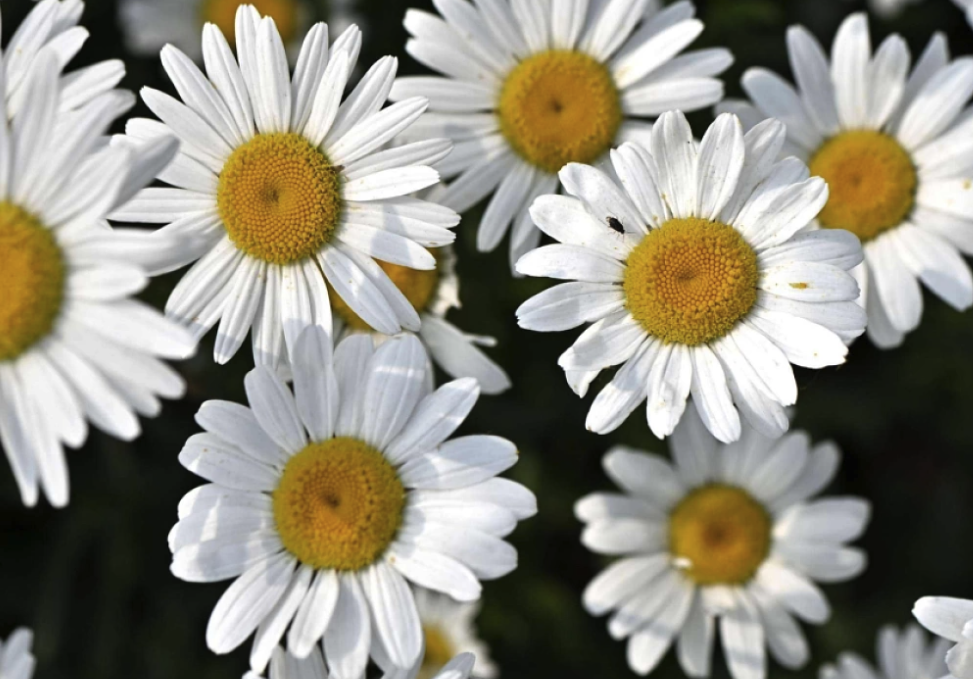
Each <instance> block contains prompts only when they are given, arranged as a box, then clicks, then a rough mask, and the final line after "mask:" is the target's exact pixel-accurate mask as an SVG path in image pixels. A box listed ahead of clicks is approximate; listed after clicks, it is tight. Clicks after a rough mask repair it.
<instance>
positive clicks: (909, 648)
mask: <svg viewBox="0 0 973 679" xmlns="http://www.w3.org/2000/svg"><path fill="white" fill-rule="evenodd" d="M948 646H949V644H948V642H946V641H945V640H943V639H938V640H937V639H933V640H932V641H931V642H930V641H929V640H927V639H926V635H925V634H923V632H922V630H921V629H920V628H919V626H918V625H909V626H907V627H904V628H903V629H901V630H899V629H896V628H895V627H893V626H891V625H888V626H886V627H883V628H882V629H881V631H880V632H879V634H878V646H877V653H876V655H877V657H878V670H877V671H876V669H875V668H874V667H873V666H872V665H871V663H869V662H868V661H867V660H865V659H864V658H862V657H861V656H859V655H858V654H857V653H842V654H841V655H840V656H838V662H837V663H836V664H834V665H825V666H824V667H822V668H821V671H820V673H819V675H818V676H819V679H941V677H943V675H945V674H947V670H946V662H945V660H944V658H945V655H946V649H947V648H948Z"/></svg>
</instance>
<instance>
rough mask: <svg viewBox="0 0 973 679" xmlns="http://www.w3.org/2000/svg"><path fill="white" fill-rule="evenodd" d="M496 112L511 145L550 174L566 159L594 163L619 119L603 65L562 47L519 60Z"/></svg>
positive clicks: (612, 137)
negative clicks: (561, 48)
mask: <svg viewBox="0 0 973 679" xmlns="http://www.w3.org/2000/svg"><path fill="white" fill-rule="evenodd" d="M498 115H499V116H500V130H501V131H502V132H503V135H504V137H506V138H507V141H508V142H509V143H510V145H511V146H512V147H513V149H514V150H515V151H516V152H517V153H518V154H520V156H521V157H523V158H524V160H526V161H527V162H529V163H531V164H533V165H536V166H537V167H539V168H541V169H543V170H546V171H547V172H552V173H555V172H558V171H559V170H560V169H561V168H562V167H564V166H565V165H566V164H568V163H571V162H574V163H588V164H590V163H593V162H594V161H595V160H597V159H598V158H599V157H601V156H602V155H603V154H604V153H606V152H607V151H608V150H609V149H610V148H611V145H612V142H614V140H615V134H616V133H617V132H618V127H619V126H620V125H621V123H622V107H621V102H620V101H619V95H618V88H617V87H616V86H615V81H614V80H613V79H612V76H611V73H610V72H609V71H608V68H606V67H605V65H604V64H602V63H600V62H598V61H597V60H595V59H593V58H592V57H590V56H588V55H587V54H582V53H581V52H572V51H566V50H551V51H549V52H541V53H539V54H534V55H533V56H530V57H527V58H526V59H524V60H523V61H521V62H520V63H519V64H518V65H517V67H516V68H514V69H513V70H512V71H511V72H510V75H508V76H507V80H506V82H504V84H503V90H502V92H501V93H500V105H499V108H498Z"/></svg>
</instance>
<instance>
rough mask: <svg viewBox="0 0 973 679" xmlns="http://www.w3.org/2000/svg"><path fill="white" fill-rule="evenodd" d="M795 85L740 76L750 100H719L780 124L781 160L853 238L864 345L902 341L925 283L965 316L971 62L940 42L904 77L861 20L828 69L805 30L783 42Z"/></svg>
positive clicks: (971, 284)
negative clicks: (802, 166)
mask: <svg viewBox="0 0 973 679" xmlns="http://www.w3.org/2000/svg"><path fill="white" fill-rule="evenodd" d="M787 42H788V50H789V52H790V57H791V68H792V69H793V71H794V76H795V79H796V80H797V87H796V88H795V87H793V86H791V85H790V84H789V83H787V82H786V81H785V80H784V79H783V78H781V77H779V76H777V75H776V74H774V73H771V72H770V71H767V70H765V69H761V68H754V69H750V70H749V71H747V72H746V73H745V74H744V76H743V81H742V84H743V89H744V90H745V91H746V93H747V94H748V96H749V97H750V100H751V102H752V103H748V102H726V103H724V104H723V105H722V108H724V109H725V110H730V111H733V112H735V113H738V114H739V115H740V117H741V119H743V120H744V121H745V122H746V123H747V124H752V123H754V122H756V121H758V120H761V119H763V118H766V117H769V116H773V117H775V118H778V119H779V120H781V121H783V122H784V123H786V125H787V141H788V143H787V146H786V147H785V148H786V152H787V153H790V154H794V155H796V156H797V157H799V158H801V159H802V160H804V161H805V162H807V163H808V165H809V166H810V168H811V173H812V174H815V175H818V176H820V177H823V178H824V179H825V180H827V182H828V185H829V187H830V189H831V194H830V197H829V200H828V204H827V205H826V206H825V208H824V210H822V212H821V214H820V215H819V216H818V219H817V222H816V224H817V226H820V227H821V228H822V229H824V230H827V229H843V230H847V231H851V232H852V233H854V234H855V235H856V236H858V238H859V239H861V241H862V244H863V247H864V250H865V261H864V263H863V264H862V266H860V267H859V268H857V269H856V270H855V272H854V274H855V276H856V278H857V279H858V281H859V284H860V287H861V291H862V294H861V299H860V300H859V302H860V303H861V304H862V305H863V306H864V307H865V308H866V310H867V312H868V336H869V338H871V340H872V341H873V342H874V343H875V344H876V345H878V346H879V347H883V348H889V347H894V346H898V345H899V344H901V343H902V341H903V339H904V337H905V334H906V333H908V332H910V331H912V330H914V329H915V328H916V327H917V326H918V325H919V321H920V319H921V316H922V306H923V302H922V291H921V288H920V283H922V284H923V285H925V286H926V287H927V288H929V290H930V291H932V292H933V293H934V294H936V295H937V296H938V297H940V298H942V299H943V300H944V301H945V302H947V303H948V304H950V305H951V306H953V307H955V308H956V309H959V310H963V309H966V308H968V307H969V306H970V305H971V304H973V277H971V275H970V270H969V268H968V266H967V265H966V263H965V262H964V261H963V258H962V256H961V253H973V240H971V239H970V234H971V233H973V191H971V190H970V186H971V180H973V142H971V139H973V116H970V115H969V112H970V109H968V108H967V109H965V112H964V107H965V106H966V105H967V103H968V102H969V99H970V96H971V94H973V59H971V58H968V57H967V58H961V59H956V60H953V61H950V59H949V55H948V53H947V48H946V41H945V39H944V37H943V36H942V35H936V36H935V37H933V39H932V40H931V41H930V43H929V46H928V47H927V48H926V50H925V52H924V53H923V54H922V56H921V57H920V58H919V61H918V62H917V63H916V65H915V68H913V69H912V72H911V73H910V72H909V50H908V48H907V47H906V44H905V41H904V40H903V39H902V38H901V37H900V36H898V35H891V36H889V37H888V38H887V39H886V40H885V41H884V42H883V43H882V44H881V46H880V47H879V48H878V50H877V51H876V52H875V54H874V56H873V55H872V50H871V43H870V38H869V32H868V20H867V18H866V17H865V15H863V14H853V15H851V16H850V17H848V18H847V19H846V20H845V21H844V23H843V24H842V25H841V27H840V28H839V29H838V33H837V35H836V36H835V40H834V44H833V46H832V52H831V60H830V63H829V61H828V57H827V56H826V55H825V53H824V50H823V49H822V47H821V45H820V44H819V43H818V41H817V40H816V39H815V38H814V37H813V36H812V35H811V34H810V33H809V32H808V31H807V30H806V29H804V28H803V27H801V26H794V27H792V28H791V29H790V30H789V31H788V34H787Z"/></svg>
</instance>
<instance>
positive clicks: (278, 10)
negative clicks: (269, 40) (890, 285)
mask: <svg viewBox="0 0 973 679" xmlns="http://www.w3.org/2000/svg"><path fill="white" fill-rule="evenodd" d="M241 5H253V6H254V7H255V8H256V9H257V11H258V12H260V14H261V15H263V16H266V17H270V18H271V19H273V20H274V23H275V24H277V30H278V31H279V32H280V37H281V40H282V41H283V43H284V45H286V46H287V47H288V48H291V47H295V46H296V48H297V49H300V44H301V36H302V35H303V34H304V31H305V30H306V29H307V27H308V25H309V23H310V21H309V20H310V19H311V8H312V3H310V2H308V0H122V3H121V5H120V6H119V18H120V19H121V23H122V28H123V29H124V31H125V40H126V44H127V46H128V49H129V50H130V51H131V52H133V53H135V54H144V55H146V56H155V55H157V54H158V53H159V50H161V49H162V48H163V47H165V46H166V45H167V44H173V45H176V46H177V47H179V49H181V50H183V51H184V52H185V53H186V54H188V55H189V56H191V57H192V58H193V60H194V61H199V60H200V59H201V58H202V56H203V53H202V50H201V48H200V44H199V31H200V29H202V28H203V26H204V25H205V24H208V23H211V24H214V25H215V26H216V27H217V28H219V29H220V31H222V32H223V35H225V36H226V39H227V40H228V41H229V43H230V45H231V46H232V45H234V44H235V42H236V12H237V9H238V8H239V7H240V6H241ZM331 18H333V17H329V19H331ZM329 23H331V24H332V25H334V22H333V21H331V22H329Z"/></svg>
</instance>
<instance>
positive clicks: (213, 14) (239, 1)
mask: <svg viewBox="0 0 973 679" xmlns="http://www.w3.org/2000/svg"><path fill="white" fill-rule="evenodd" d="M240 5H253V6H254V7H256V8H257V11H258V12H260V15H261V16H265V17H270V18H271V19H273V20H274V23H275V24H277V30H278V31H279V32H280V37H281V40H283V41H284V42H285V43H287V42H290V41H291V40H293V39H294V38H296V37H297V23H298V13H299V8H298V0H203V2H202V4H201V5H200V13H201V15H202V19H203V23H213V24H216V27H217V28H219V29H220V31H222V33H223V35H225V36H226V39H227V40H228V41H229V42H230V44H231V45H232V44H234V43H235V42H236V11H237V8H238V7H239V6H240Z"/></svg>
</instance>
